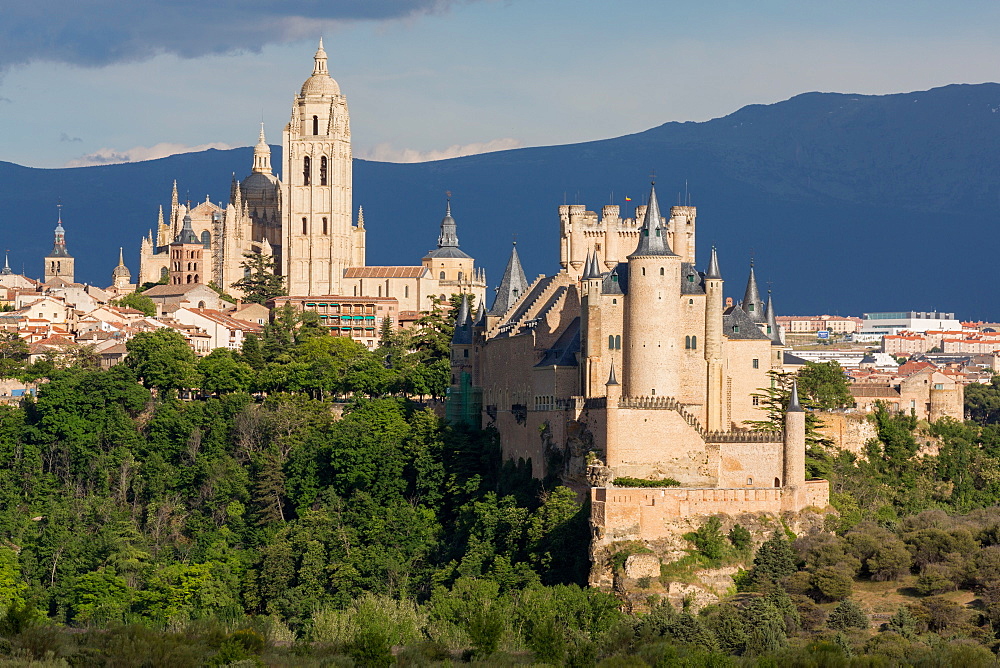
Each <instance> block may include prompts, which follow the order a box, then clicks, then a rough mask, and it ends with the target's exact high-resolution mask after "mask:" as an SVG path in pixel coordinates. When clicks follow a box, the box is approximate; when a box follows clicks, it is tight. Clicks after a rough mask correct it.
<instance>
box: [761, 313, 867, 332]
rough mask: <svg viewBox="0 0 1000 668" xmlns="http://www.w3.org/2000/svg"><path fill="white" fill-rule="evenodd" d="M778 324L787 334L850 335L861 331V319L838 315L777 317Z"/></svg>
mask: <svg viewBox="0 0 1000 668" xmlns="http://www.w3.org/2000/svg"><path fill="white" fill-rule="evenodd" d="M777 320H778V324H779V325H781V327H782V328H783V329H784V330H785V332H786V333H788V334H814V333H816V332H821V331H829V332H833V333H834V334H852V333H854V332H856V331H858V330H859V329H861V322H862V320H861V318H857V317H851V316H847V317H842V316H839V315H779V316H778V317H777Z"/></svg>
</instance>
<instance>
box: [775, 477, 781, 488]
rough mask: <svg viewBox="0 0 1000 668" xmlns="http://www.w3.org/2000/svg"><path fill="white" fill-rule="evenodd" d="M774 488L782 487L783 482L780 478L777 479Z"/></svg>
mask: <svg viewBox="0 0 1000 668" xmlns="http://www.w3.org/2000/svg"><path fill="white" fill-rule="evenodd" d="M774 486H775V487H781V480H779V479H778V478H775V479H774Z"/></svg>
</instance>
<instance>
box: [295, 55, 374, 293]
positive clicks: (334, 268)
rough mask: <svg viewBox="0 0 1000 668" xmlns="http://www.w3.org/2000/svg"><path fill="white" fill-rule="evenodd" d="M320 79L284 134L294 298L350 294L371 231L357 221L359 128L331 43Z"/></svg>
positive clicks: (316, 67)
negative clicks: (354, 138) (354, 178)
mask: <svg viewBox="0 0 1000 668" xmlns="http://www.w3.org/2000/svg"><path fill="white" fill-rule="evenodd" d="M313 60H314V64H313V72H312V76H310V77H309V78H308V79H306V81H305V83H304V84H302V90H301V91H300V93H299V94H298V95H296V96H295V99H294V101H293V103H292V117H291V120H290V121H289V123H288V125H286V126H285V130H284V132H283V134H282V154H283V160H282V166H283V167H282V168H283V169H284V172H285V173H284V179H283V189H284V193H283V197H282V200H283V201H282V242H283V243H282V246H283V249H284V252H283V254H282V255H283V257H282V272H283V273H284V274H285V276H286V280H287V285H288V292H289V294H291V295H324V294H339V293H340V292H342V285H341V283H342V278H343V275H344V270H345V269H346V268H347V267H350V266H356V265H357V264H358V260H359V259H360V260H361V262H360V264H362V265H363V264H364V257H363V254H362V255H361V256H360V257H359V253H358V252H356V249H358V248H363V247H364V228H363V227H360V226H358V227H355V226H354V225H353V224H352V222H351V191H352V184H351V158H352V155H351V128H350V118H349V116H348V112H347V98H345V97H344V95H343V94H341V92H340V86H339V85H338V84H337V82H336V81H334V80H333V79H332V78H331V77H330V74H329V72H328V70H327V65H326V61H327V56H326V51H324V50H323V40H322V39H321V40H320V42H319V48H318V49H317V51H316V54H315V56H314V57H313Z"/></svg>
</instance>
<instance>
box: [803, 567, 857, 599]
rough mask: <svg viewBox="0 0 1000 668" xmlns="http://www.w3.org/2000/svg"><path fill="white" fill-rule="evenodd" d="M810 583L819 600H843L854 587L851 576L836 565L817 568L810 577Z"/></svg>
mask: <svg viewBox="0 0 1000 668" xmlns="http://www.w3.org/2000/svg"><path fill="white" fill-rule="evenodd" d="M810 584H812V586H813V589H814V590H815V592H816V594H817V596H818V598H819V599H820V600H821V601H840V600H843V599H845V598H847V597H848V596H850V595H851V590H852V589H853V587H854V581H853V580H852V579H851V576H850V575H849V574H848V573H846V572H845V571H843V570H841V569H840V568H837V567H836V566H824V567H823V568H820V569H817V570H816V572H815V573H813V574H812V578H810Z"/></svg>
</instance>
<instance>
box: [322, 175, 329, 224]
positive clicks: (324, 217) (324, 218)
mask: <svg viewBox="0 0 1000 668" xmlns="http://www.w3.org/2000/svg"><path fill="white" fill-rule="evenodd" d="M323 159H324V160H326V158H323ZM323 234H329V232H328V231H327V227H326V216H323Z"/></svg>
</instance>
